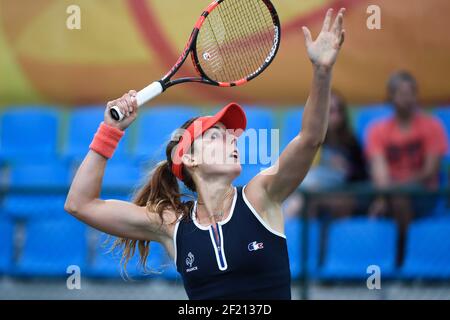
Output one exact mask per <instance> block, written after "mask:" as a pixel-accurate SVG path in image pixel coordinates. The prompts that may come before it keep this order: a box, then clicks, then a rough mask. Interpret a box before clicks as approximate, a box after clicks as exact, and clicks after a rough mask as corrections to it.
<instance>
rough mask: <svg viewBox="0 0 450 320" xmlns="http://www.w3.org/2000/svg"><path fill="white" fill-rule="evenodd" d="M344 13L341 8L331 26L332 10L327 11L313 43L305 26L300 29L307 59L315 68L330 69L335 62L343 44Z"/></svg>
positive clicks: (343, 9)
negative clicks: (303, 36) (303, 38)
mask: <svg viewBox="0 0 450 320" xmlns="http://www.w3.org/2000/svg"><path fill="white" fill-rule="evenodd" d="M344 12H345V8H341V9H340V10H339V12H338V14H337V17H336V18H335V20H334V23H333V25H331V19H332V16H333V9H328V11H327V14H326V16H325V20H324V22H323V26H322V30H321V31H320V34H319V36H318V37H317V39H316V40H315V41H313V40H312V37H311V32H310V31H309V29H308V28H307V27H305V26H304V27H303V28H302V29H303V33H304V35H305V43H306V50H307V52H308V56H309V59H310V60H311V62H312V63H313V64H314V65H315V66H317V67H325V68H331V67H332V66H333V65H334V63H335V62H336V58H337V55H338V53H339V50H340V49H341V46H342V43H343V42H344V35H345V30H344V29H343V23H344Z"/></svg>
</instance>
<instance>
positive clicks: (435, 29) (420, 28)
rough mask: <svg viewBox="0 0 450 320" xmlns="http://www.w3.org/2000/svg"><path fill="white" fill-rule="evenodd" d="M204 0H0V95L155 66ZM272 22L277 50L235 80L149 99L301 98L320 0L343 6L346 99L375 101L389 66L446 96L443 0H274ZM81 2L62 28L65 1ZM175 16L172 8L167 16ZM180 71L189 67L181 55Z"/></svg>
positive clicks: (21, 99)
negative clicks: (376, 10)
mask: <svg viewBox="0 0 450 320" xmlns="http://www.w3.org/2000/svg"><path fill="white" fill-rule="evenodd" d="M209 2H210V0H189V1H175V0H0V105H8V104H30V103H57V104H62V105H68V106H70V105H79V104H91V103H103V102H104V101H106V100H110V99H112V98H115V97H117V96H119V95H121V94H122V93H123V92H124V91H126V90H128V89H137V90H139V89H140V88H142V87H143V86H145V85H146V84H148V83H149V82H151V81H153V80H157V79H159V78H161V76H162V75H164V74H165V73H166V72H167V71H168V69H169V68H170V67H171V66H172V65H173V64H174V63H175V61H176V60H177V58H178V55H179V54H180V53H181V51H182V49H183V47H184V45H185V42H186V40H187V38H188V36H189V34H190V32H191V30H192V27H193V25H194V23H195V21H196V19H197V18H198V17H199V15H200V13H201V12H202V10H203V8H204V7H206V6H207V5H208V4H209ZM273 3H274V4H275V6H276V8H277V10H278V13H279V16H280V19H281V22H282V40H281V48H280V51H279V54H278V56H277V58H276V59H275V61H274V63H273V64H272V65H271V66H270V68H269V69H268V70H267V71H266V72H265V73H263V74H262V75H261V76H260V77H258V78H256V79H255V80H253V81H251V82H250V83H249V84H247V85H246V86H243V87H236V88H227V89H223V88H214V87H209V86H203V85H200V84H188V85H182V86H178V87H177V88H176V89H171V90H168V91H167V92H166V93H165V94H164V95H162V96H160V97H158V98H157V99H156V100H155V101H154V102H152V103H158V104H165V103H176V104H197V105H206V104H207V105H211V104H218V103H224V102H228V101H230V100H236V101H238V102H241V103H252V104H270V105H274V106H287V105H294V104H301V103H304V101H305V99H306V98H307V93H308V90H309V85H310V81H311V67H310V63H309V61H308V59H307V57H306V53H305V49H304V43H303V34H302V32H301V26H302V25H307V26H308V27H310V29H311V30H312V32H313V36H314V35H317V32H318V31H319V28H320V26H321V23H322V18H323V15H324V12H325V10H326V9H327V8H328V7H334V8H338V7H340V6H344V7H346V8H347V9H348V10H347V14H346V20H345V25H346V36H347V37H346V43H345V46H344V48H343V51H342V53H341V55H340V57H339V60H338V63H337V65H336V68H335V71H334V82H333V84H334V87H335V88H337V89H338V90H339V91H341V92H342V93H343V94H344V95H345V96H346V97H347V98H348V100H349V102H350V103H352V104H367V103H372V102H380V101H382V100H383V99H384V97H385V89H384V88H385V81H386V79H387V77H388V75H389V74H390V73H391V72H393V71H394V70H397V69H400V68H401V69H407V70H409V71H411V72H412V73H413V74H414V75H415V76H416V77H417V79H418V81H419V85H420V91H421V92H420V93H421V98H422V101H423V102H424V103H425V104H430V105H436V104H440V103H444V102H448V101H450V77H449V76H448V72H449V71H450V59H449V57H450V37H449V36H448V30H449V29H450V19H448V15H449V13H450V1H448V0H429V1H425V0H395V1H393V0H341V1H335V0H301V1H300V0H273ZM373 4H375V5H378V6H379V7H380V8H381V29H380V30H369V29H368V28H367V26H366V20H367V18H368V17H369V15H370V14H368V13H367V7H368V6H369V5H373ZM70 5H78V6H79V7H80V9H81V29H80V30H69V29H68V28H67V27H66V20H67V18H68V17H69V14H68V13H66V10H67V7H68V6H70ZM175 17H176V18H175ZM187 65H188V69H187V72H188V73H189V72H193V70H191V68H190V66H189V64H187Z"/></svg>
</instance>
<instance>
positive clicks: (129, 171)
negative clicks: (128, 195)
mask: <svg viewBox="0 0 450 320" xmlns="http://www.w3.org/2000/svg"><path fill="white" fill-rule="evenodd" d="M142 178H143V173H142V172H141V169H140V168H139V166H137V165H136V164H135V163H133V162H132V161H121V162H119V161H117V162H111V163H108V164H107V165H106V169H105V174H104V176H103V187H104V188H121V189H130V190H131V189H132V188H134V187H136V185H138V184H139V182H140V181H141V180H142Z"/></svg>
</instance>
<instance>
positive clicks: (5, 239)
mask: <svg viewBox="0 0 450 320" xmlns="http://www.w3.org/2000/svg"><path fill="white" fill-rule="evenodd" d="M13 241H14V225H13V223H12V222H11V221H10V220H9V219H6V218H5V215H4V213H3V212H0V242H1V244H2V245H1V246H0V274H2V273H6V272H8V270H9V269H10V267H11V265H12V258H13V250H14V247H13Z"/></svg>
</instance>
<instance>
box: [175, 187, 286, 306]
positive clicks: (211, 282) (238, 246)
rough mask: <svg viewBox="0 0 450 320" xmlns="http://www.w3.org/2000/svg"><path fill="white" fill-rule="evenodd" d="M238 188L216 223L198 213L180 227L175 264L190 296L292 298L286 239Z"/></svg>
mask: <svg viewBox="0 0 450 320" xmlns="http://www.w3.org/2000/svg"><path fill="white" fill-rule="evenodd" d="M244 190H245V186H244V187H238V188H235V193H234V199H233V203H232V206H231V210H230V213H229V215H228V217H227V218H226V219H225V220H223V221H220V222H218V223H217V230H218V235H219V237H218V241H217V240H216V237H215V233H214V230H213V227H212V226H209V227H206V226H202V225H200V224H199V223H198V222H197V220H196V216H195V212H196V206H197V203H195V205H194V208H193V210H192V212H191V219H188V218H185V219H182V220H179V221H178V222H177V224H176V226H175V233H174V244H175V264H176V266H177V270H178V272H179V273H180V274H181V277H182V279H183V283H184V287H185V289H186V293H187V295H188V297H189V299H193V300H207V299H213V300H215V299H217V300H218V299H255V300H257V299H284V300H290V299H291V277H290V269H289V258H288V251H287V245H286V237H285V236H284V235H283V234H281V233H278V232H276V231H274V230H272V229H271V228H270V227H269V226H268V225H267V224H266V223H265V222H264V221H263V220H262V218H261V217H260V216H259V215H258V213H257V212H256V211H255V209H254V208H253V207H252V205H251V204H250V202H249V201H248V200H247V198H246V197H245V193H244Z"/></svg>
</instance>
